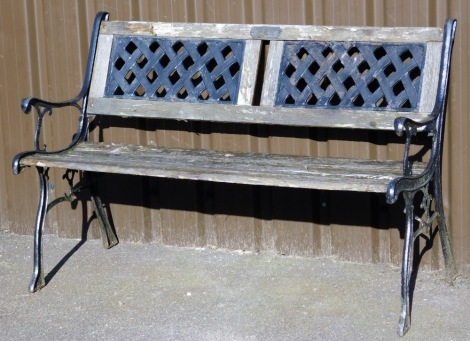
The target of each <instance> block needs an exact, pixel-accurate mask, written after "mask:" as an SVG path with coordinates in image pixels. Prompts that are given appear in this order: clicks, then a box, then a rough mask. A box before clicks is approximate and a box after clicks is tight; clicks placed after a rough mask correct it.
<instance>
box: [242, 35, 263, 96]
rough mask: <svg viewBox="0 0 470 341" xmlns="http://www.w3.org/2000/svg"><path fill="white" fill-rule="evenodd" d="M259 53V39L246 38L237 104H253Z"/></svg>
mask: <svg viewBox="0 0 470 341" xmlns="http://www.w3.org/2000/svg"><path fill="white" fill-rule="evenodd" d="M260 53H261V40H248V41H247V42H246V46H245V53H244V56H243V67H242V73H241V80H240V91H239V94H238V101H237V104H241V105H251V104H253V96H254V92H255V88H256V84H255V83H256V76H257V74H258V66H259V58H260Z"/></svg>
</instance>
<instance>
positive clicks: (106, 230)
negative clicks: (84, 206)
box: [91, 183, 119, 249]
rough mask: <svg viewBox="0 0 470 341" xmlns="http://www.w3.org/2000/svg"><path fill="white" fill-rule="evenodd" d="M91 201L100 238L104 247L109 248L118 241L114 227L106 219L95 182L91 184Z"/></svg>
mask: <svg viewBox="0 0 470 341" xmlns="http://www.w3.org/2000/svg"><path fill="white" fill-rule="evenodd" d="M91 202H92V204H93V209H94V210H95V214H96V217H97V218H98V223H99V224H100V230H101V240H102V241H103V246H104V248H105V249H110V248H112V247H113V246H115V245H117V244H118V243H119V240H118V238H117V236H116V233H115V231H114V228H113V227H112V226H111V223H110V222H109V219H108V214H107V212H106V210H105V209H104V207H103V203H102V201H101V198H100V197H99V196H98V194H97V189H96V184H94V183H93V184H92V185H91Z"/></svg>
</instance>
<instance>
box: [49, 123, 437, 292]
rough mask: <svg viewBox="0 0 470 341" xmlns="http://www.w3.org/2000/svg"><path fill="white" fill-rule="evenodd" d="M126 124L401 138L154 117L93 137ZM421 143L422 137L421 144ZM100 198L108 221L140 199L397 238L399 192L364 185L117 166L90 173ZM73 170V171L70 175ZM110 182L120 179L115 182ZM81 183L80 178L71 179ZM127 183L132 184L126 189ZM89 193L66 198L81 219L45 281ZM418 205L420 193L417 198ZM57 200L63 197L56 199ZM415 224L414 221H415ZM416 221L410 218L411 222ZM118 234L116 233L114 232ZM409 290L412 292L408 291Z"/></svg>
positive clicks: (417, 256) (378, 140) (86, 225)
mask: <svg viewBox="0 0 470 341" xmlns="http://www.w3.org/2000/svg"><path fill="white" fill-rule="evenodd" d="M116 126H117V127H127V128H129V126H131V127H132V126H133V127H134V128H135V129H137V130H142V131H146V132H152V131H155V130H158V129H166V130H170V131H172V130H178V131H181V130H183V131H187V132H192V133H194V134H196V135H200V134H210V133H213V132H217V133H222V134H235V135H238V134H247V133H248V134H249V135H251V136H252V137H256V138H269V136H271V135H275V136H281V137H286V138H291V137H295V138H299V137H300V138H306V139H314V140H316V141H329V140H339V141H353V142H369V143H372V144H375V145H377V146H385V145H388V144H394V143H397V144H402V143H403V139H402V138H399V137H397V136H396V135H395V133H394V132H390V133H389V134H388V135H386V136H385V138H384V137H383V132H381V134H375V133H374V132H373V131H372V132H371V131H354V132H351V131H347V133H344V130H335V129H327V130H325V129H322V130H320V129H314V128H313V129H312V128H308V129H307V128H287V129H286V128H285V127H283V128H281V127H275V126H274V127H256V126H246V125H240V126H239V125H230V126H226V125H224V124H209V123H187V122H168V121H163V122H161V121H158V120H150V121H146V120H139V119H126V120H124V119H119V118H112V119H111V120H110V121H105V122H103V121H100V122H99V134H98V136H99V140H102V139H103V132H104V129H108V128H109V127H116ZM417 142H418V146H420V147H421V149H419V151H418V153H417V154H416V155H415V159H417V160H421V159H422V158H423V157H425V154H426V152H427V150H428V149H429V145H427V144H424V143H421V142H420V141H419V140H418V141H417ZM420 143H421V144H420ZM94 176H95V179H96V180H97V183H98V184H99V185H98V190H99V194H100V197H101V199H102V200H103V202H104V203H106V207H105V208H106V211H107V212H108V216H109V219H110V221H111V224H112V225H113V228H114V224H113V213H112V212H111V210H110V205H111V206H113V205H115V204H117V205H127V206H139V207H145V208H148V209H152V210H162V209H166V210H173V211H189V212H197V213H202V214H207V215H226V216H238V217H253V218H256V219H260V220H266V221H272V220H278V221H287V222H308V223H313V224H317V225H323V226H328V225H340V226H341V225H346V226H357V227H372V228H374V229H378V230H389V229H397V228H398V229H399V231H400V237H401V238H403V233H404V231H403V229H404V225H405V215H404V213H403V211H404V206H405V205H404V202H403V200H402V199H401V198H400V199H399V201H398V202H397V203H396V204H394V205H389V204H387V203H386V201H385V195H384V194H383V193H382V194H376V193H363V192H343V191H318V190H307V189H295V188H280V187H267V186H249V185H238V184H225V183H212V182H205V181H190V180H174V179H158V178H151V177H138V176H127V175H119V174H94ZM79 177H80V175H79V174H77V178H79ZM116 184H119V185H118V186H116ZM78 185H80V184H78ZM129 188H132V190H131V191H130V190H129ZM89 200H90V193H89V191H88V190H87V189H84V190H82V191H80V193H78V195H77V198H76V200H74V202H72V205H71V206H72V209H81V210H82V217H83V227H82V235H81V240H80V241H79V242H78V243H77V245H75V246H74V247H73V248H72V249H71V250H70V251H69V252H68V253H67V254H66V255H65V256H64V257H63V258H62V259H61V260H60V261H59V262H58V263H57V264H56V265H55V266H54V268H53V269H52V270H51V271H50V272H49V273H48V274H47V276H46V284H47V283H48V282H50V281H51V280H52V279H53V277H54V276H55V274H57V272H58V271H59V270H60V269H61V267H62V266H63V265H64V264H65V263H66V262H67V261H68V259H70V257H72V256H73V254H74V253H75V252H77V251H78V250H79V249H80V247H81V246H82V245H83V244H84V243H85V242H86V240H87V236H88V233H89V230H90V225H91V223H92V221H93V220H94V219H95V218H96V216H95V214H94V213H93V212H90V211H89V210H88V207H89V205H88V204H87V202H89ZM416 201H417V203H416V205H415V207H419V204H420V198H419V196H418V197H417V198H416ZM62 205H63V204H62ZM416 225H418V224H416ZM417 227H418V226H416V228H417ZM436 234H437V229H434V231H433V232H432V234H431V236H430V238H429V239H426V240H425V245H424V247H423V246H422V245H421V247H420V245H419V244H418V243H420V242H421V241H422V240H423V239H422V238H419V239H418V240H417V241H416V243H415V247H414V255H413V272H412V283H411V292H413V290H414V286H415V283H416V278H417V274H418V268H419V264H420V262H421V260H422V258H423V256H424V255H425V254H426V252H427V251H429V250H430V249H431V248H432V245H433V243H434V240H435V237H436ZM118 237H119V235H118ZM412 296H413V295H411V297H412Z"/></svg>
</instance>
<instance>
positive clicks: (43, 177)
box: [12, 12, 118, 292]
mask: <svg viewBox="0 0 470 341" xmlns="http://www.w3.org/2000/svg"><path fill="white" fill-rule="evenodd" d="M108 16H109V14H108V13H105V12H100V13H98V14H97V15H96V18H95V22H94V25H93V33H92V37H91V42H90V49H89V54H88V62H87V68H86V72H85V79H84V81H83V86H82V88H81V90H80V92H79V94H78V95H77V96H76V97H74V98H72V99H70V100H66V101H63V102H48V101H44V100H42V99H39V98H34V97H28V98H25V99H24V100H23V101H22V102H21V109H22V110H23V112H24V113H26V114H28V113H30V112H31V109H32V108H34V109H35V110H36V113H37V115H38V118H37V123H36V128H35V132H34V149H33V150H31V151H27V152H23V153H20V154H18V155H16V156H15V157H14V159H13V164H12V168H13V173H14V174H18V173H20V172H21V170H22V168H23V167H22V166H21V164H20V161H21V159H22V158H23V157H25V156H28V155H32V154H38V153H39V154H56V153H61V152H63V151H66V150H69V149H71V148H73V147H74V146H75V145H77V144H78V143H79V142H81V141H83V140H86V139H87V138H88V128H89V127H88V126H89V118H88V116H87V113H86V110H85V109H86V105H87V101H88V91H89V88H90V83H91V75H92V70H93V64H94V60H95V53H96V46H97V43H98V33H99V30H100V26H101V22H102V21H103V20H108ZM65 107H70V108H75V109H77V110H78V111H79V114H80V115H79V125H78V129H77V132H76V133H75V135H74V136H73V138H72V141H71V143H70V144H69V145H68V146H66V147H65V148H62V149H60V150H56V151H48V150H47V147H46V146H45V145H41V142H40V140H41V131H42V125H43V120H44V118H45V117H46V116H47V115H53V114H54V109H58V108H65ZM36 170H37V172H38V176H39V202H38V210H37V215H36V222H35V228H34V264H33V275H32V278H31V283H30V286H29V290H30V292H34V291H37V290H39V289H41V288H42V287H43V286H44V285H45V284H46V283H45V277H44V271H43V266H42V233H43V229H44V224H45V220H46V215H47V212H48V210H49V209H50V208H51V207H52V206H54V205H55V204H57V203H59V202H62V201H70V200H71V199H72V197H73V196H74V195H75V194H76V193H77V192H78V191H80V189H81V187H73V184H72V183H71V182H70V181H69V186H70V193H66V194H64V196H63V197H61V198H58V199H55V200H53V201H52V202H50V203H49V202H48V198H49V195H48V194H49V193H48V192H49V175H48V171H49V169H48V168H47V167H40V166H37V167H36ZM92 191H93V189H92ZM91 197H92V203H93V205H94V208H95V212H97V213H96V214H97V217H98V220H99V223H100V227H101V229H102V234H103V235H105V236H104V238H103V240H104V245H105V246H106V247H108V248H109V247H112V246H114V245H115V244H117V242H118V240H117V237H116V236H115V234H114V231H113V229H112V228H111V226H110V224H109V220H108V219H107V217H106V214H105V212H104V211H103V208H102V207H101V201H100V199H99V197H98V196H97V194H96V193H94V192H93V193H92V194H91ZM97 205H99V206H97Z"/></svg>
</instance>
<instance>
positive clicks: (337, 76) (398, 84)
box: [275, 42, 426, 111]
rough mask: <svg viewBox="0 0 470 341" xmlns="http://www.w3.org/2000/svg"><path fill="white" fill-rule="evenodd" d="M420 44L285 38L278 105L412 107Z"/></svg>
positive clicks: (419, 68)
mask: <svg viewBox="0 0 470 341" xmlns="http://www.w3.org/2000/svg"><path fill="white" fill-rule="evenodd" d="M425 52H426V47H425V45H424V44H406V45H405V44H372V43H349V42H344V43H343V42H340V43H334V42H333V43H325V42H286V44H285V46H284V52H283V56H282V60H281V69H280V75H279V85H278V90H277V94H276V103H275V104H276V105H281V106H290V105H292V106H321V107H342V108H350V109H354V108H379V109H380V108H382V109H386V110H404V111H412V110H416V109H417V106H418V102H419V97H420V92H421V82H422V77H421V75H422V70H423V66H424V58H425Z"/></svg>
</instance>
